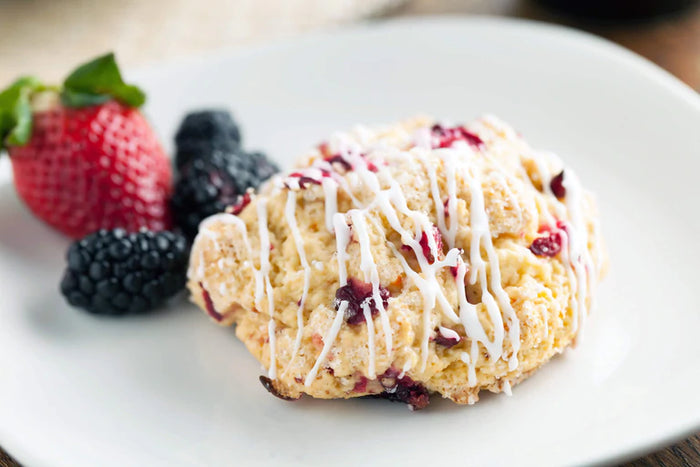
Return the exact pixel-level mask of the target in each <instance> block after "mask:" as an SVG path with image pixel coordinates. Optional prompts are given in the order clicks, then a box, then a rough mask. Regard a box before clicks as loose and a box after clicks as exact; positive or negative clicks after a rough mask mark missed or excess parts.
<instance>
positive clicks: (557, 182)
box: [549, 170, 566, 199]
mask: <svg viewBox="0 0 700 467" xmlns="http://www.w3.org/2000/svg"><path fill="white" fill-rule="evenodd" d="M549 188H550V189H551V190H552V193H554V196H556V197H557V198H559V199H562V198H565V197H566V187H564V171H563V170H562V171H561V172H559V174H558V175H556V176H555V177H554V178H552V181H550V182H549Z"/></svg>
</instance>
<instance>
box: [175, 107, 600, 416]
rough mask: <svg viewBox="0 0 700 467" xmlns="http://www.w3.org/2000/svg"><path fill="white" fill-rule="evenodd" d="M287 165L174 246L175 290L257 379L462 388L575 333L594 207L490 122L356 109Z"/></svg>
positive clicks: (457, 394) (459, 398)
mask: <svg viewBox="0 0 700 467" xmlns="http://www.w3.org/2000/svg"><path fill="white" fill-rule="evenodd" d="M297 167H298V168H296V169H294V170H292V171H290V172H287V173H286V174H285V175H278V176H275V177H273V178H271V179H270V180H269V181H268V182H267V183H266V184H265V185H263V186H262V187H261V189H260V190H259V192H258V193H257V194H253V193H249V194H247V195H246V196H245V197H243V198H241V200H240V202H239V203H238V204H237V205H235V206H232V207H231V208H229V210H228V212H227V213H222V214H218V215H215V216H213V217H211V218H209V219H207V220H206V221H204V222H203V223H202V225H201V226H200V231H199V234H198V236H197V238H196V240H195V242H194V245H193V247H192V253H191V257H190V272H189V279H188V281H189V282H188V286H189V289H190V291H191V293H192V299H193V301H194V302H195V303H196V304H197V305H199V306H200V307H201V308H202V309H204V310H205V311H206V312H207V313H208V314H209V316H210V317H211V318H212V319H213V320H214V321H216V322H217V323H219V324H221V325H225V326H228V325H231V324H236V335H237V336H238V338H240V339H241V340H242V341H243V342H244V343H245V345H246V346H247V348H248V350H249V351H250V352H251V353H252V354H253V355H254V356H255V358H257V359H258V360H259V361H260V362H261V363H262V364H263V365H264V366H265V367H266V368H267V370H268V374H267V375H266V376H264V377H261V380H262V381H263V384H264V385H265V387H267V388H268V390H270V391H271V392H273V393H274V394H275V395H278V396H279V397H282V398H286V399H296V398H299V397H300V396H301V395H302V394H308V395H310V396H313V397H318V398H325V399H327V398H350V397H360V396H367V395H379V396H382V397H386V398H389V399H392V400H400V401H403V402H406V403H408V404H409V407H411V408H422V407H424V406H425V405H427V404H428V402H429V395H430V394H431V393H438V394H440V395H442V396H443V397H446V398H449V399H451V400H453V401H454V402H457V403H460V404H472V403H474V402H476V401H477V400H478V396H479V392H480V391H481V390H488V391H491V392H501V391H504V392H507V393H510V389H511V386H512V385H513V384H515V383H517V382H519V381H521V380H523V379H524V378H525V377H527V376H528V375H530V374H531V373H532V372H533V371H534V370H535V369H537V368H538V367H540V366H541V365H542V364H543V363H545V362H546V361H547V360H549V359H550V358H551V357H552V356H554V355H556V354H558V353H560V352H562V351H563V350H564V349H565V348H566V347H568V346H570V345H572V343H574V342H575V340H576V337H577V335H578V334H579V333H580V332H581V328H582V327H583V325H584V322H585V319H586V315H587V314H588V311H589V309H590V308H591V305H592V301H593V297H594V295H595V293H594V292H595V286H596V283H597V282H598V280H599V278H600V276H601V271H602V269H603V267H604V264H605V257H604V252H603V249H602V244H601V243H602V241H601V238H600V231H599V228H598V220H597V212H596V207H595V204H594V201H593V199H592V197H591V196H590V195H589V194H588V193H587V192H585V191H584V190H583V189H582V187H581V184H580V182H579V179H578V178H577V176H576V174H575V173H574V172H573V170H571V169H570V168H569V167H566V166H564V165H563V164H562V163H561V162H560V161H559V159H558V158H557V157H556V156H554V155H552V154H548V153H542V152H537V151H534V150H533V149H531V148H530V147H529V146H528V145H527V143H525V141H524V140H523V139H522V138H521V137H520V136H519V135H518V134H517V133H516V132H515V131H514V130H513V129H512V128H511V127H509V126H508V125H507V124H505V123H503V122H501V121H499V120H498V119H496V118H495V117H484V118H481V119H479V120H476V121H475V122H473V123H471V124H469V125H466V126H448V125H443V124H440V123H436V122H435V121H434V120H432V119H430V118H423V117H420V118H414V119H411V120H408V121H405V122H402V123H399V124H396V125H392V126H386V127H380V128H373V129H371V128H366V127H358V128H356V129H354V130H352V131H350V132H347V133H337V134H335V135H333V136H332V137H331V138H329V139H328V140H327V141H326V142H325V143H323V144H321V145H319V147H317V148H315V149H313V150H312V151H311V152H310V153H309V154H307V155H306V156H305V157H303V158H302V159H301V160H300V161H299V163H298V165H297Z"/></svg>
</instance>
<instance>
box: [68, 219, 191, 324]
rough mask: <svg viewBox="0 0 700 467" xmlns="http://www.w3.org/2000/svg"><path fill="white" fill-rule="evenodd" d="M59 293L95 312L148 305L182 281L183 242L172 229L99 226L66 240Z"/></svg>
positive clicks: (141, 309)
mask: <svg viewBox="0 0 700 467" xmlns="http://www.w3.org/2000/svg"><path fill="white" fill-rule="evenodd" d="M66 259H67V262H68V266H67V268H66V270H65V272H64V275H63V280H62V281H61V293H62V294H63V296H64V297H66V300H67V301H68V303H70V304H71V305H73V306H76V307H80V308H84V309H85V310H87V311H89V312H90V313H95V314H100V315H124V314H128V313H140V312H144V311H147V310H150V309H152V308H154V307H156V306H158V305H159V304H161V303H162V302H163V301H164V300H165V299H167V298H170V297H172V296H173V295H175V294H176V293H177V292H179V291H180V290H181V289H182V288H184V286H185V280H186V278H185V272H186V269H187V263H188V252H187V241H186V240H185V238H184V237H183V236H182V235H179V234H174V233H172V232H167V231H166V232H157V233H154V232H151V231H141V232H138V233H127V232H126V231H125V230H124V229H115V230H100V231H98V232H95V233H93V234H91V235H88V236H87V237H85V238H83V239H82V240H79V241H76V242H74V243H73V244H71V246H70V248H69V249H68V253H67V255H66Z"/></svg>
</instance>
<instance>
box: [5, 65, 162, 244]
mask: <svg viewBox="0 0 700 467" xmlns="http://www.w3.org/2000/svg"><path fill="white" fill-rule="evenodd" d="M18 83H19V85H18ZM45 89H46V88H45V87H44V86H42V85H40V84H38V83H37V82H36V81H35V80H32V79H26V78H25V79H21V80H18V82H16V83H15V84H14V85H13V86H11V87H10V88H8V90H6V91H4V92H3V93H0V138H2V140H0V144H1V143H2V142H5V143H6V147H7V151H8V153H9V155H10V158H11V161H12V168H13V172H14V182H15V188H16V190H17V193H18V194H19V196H20V197H21V198H22V199H23V200H24V202H25V203H26V204H27V206H28V207H29V209H31V210H32V212H33V213H34V214H35V215H36V216H37V217H39V218H40V219H42V220H44V221H45V222H47V223H48V224H50V225H51V226H53V227H55V228H56V229H58V230H60V231H61V232H63V233H65V234H66V235H69V236H71V237H73V238H81V237H84V236H85V235H87V234H89V233H92V232H94V231H96V230H99V229H113V228H116V227H122V228H125V229H127V230H129V231H136V230H139V228H141V227H146V228H148V229H150V230H165V229H169V228H170V226H171V220H170V212H169V208H168V199H169V197H170V193H171V178H172V174H171V168H170V162H169V160H168V158H167V157H166V155H165V153H164V152H163V149H162V148H161V146H160V143H159V142H158V140H157V138H156V136H155V134H154V132H153V130H152V129H151V127H150V126H149V124H148V122H147V121H146V119H145V118H144V117H143V115H142V114H141V113H140V112H139V110H138V106H139V105H141V104H142V103H143V101H144V99H145V98H144V95H143V93H142V92H141V91H140V90H139V89H138V88H135V87H133V86H129V85H127V84H125V83H124V82H123V81H122V79H121V75H120V73H119V70H118V68H117V67H116V63H115V62H114V57H113V55H111V54H110V55H106V56H104V57H100V58H98V59H96V60H94V61H92V62H90V63H88V64H86V65H83V66H82V67H80V68H78V69H77V70H76V71H75V72H74V73H72V74H71V75H70V76H69V77H68V78H67V79H66V81H65V83H64V86H63V88H62V89H61V90H60V91H55V90H50V91H48V92H47V91H46V90H45ZM58 92H60V98H61V99H60V101H59V99H57V97H59V94H58ZM8 96H9V97H8ZM47 96H48V99H47ZM41 101H43V102H41ZM47 101H48V105H47V104H46V102H47ZM8 102H9V104H10V105H7V104H8ZM40 102H41V103H40ZM38 106H41V107H43V108H41V109H39V108H37V107H38ZM8 109H9V110H8ZM11 120H12V121H11ZM27 121H28V122H29V123H28V124H27V123H26V122H27ZM8 122H10V123H9V124H8Z"/></svg>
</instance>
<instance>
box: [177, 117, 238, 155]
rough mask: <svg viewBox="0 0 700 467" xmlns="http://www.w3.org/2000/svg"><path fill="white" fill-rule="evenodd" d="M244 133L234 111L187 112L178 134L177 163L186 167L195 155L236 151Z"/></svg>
mask: <svg viewBox="0 0 700 467" xmlns="http://www.w3.org/2000/svg"><path fill="white" fill-rule="evenodd" d="M240 143H241V133H240V130H239V129H238V125H237V124H236V122H234V120H233V117H231V114H230V113H228V112H227V111H225V110H202V111H198V112H191V113H189V114H187V115H186V116H185V118H184V120H183V121H182V123H181V124H180V128H179V129H178V131H177V134H176V136H175V144H176V146H177V152H176V153H175V165H176V166H177V168H178V169H181V168H182V167H184V166H185V165H186V164H187V163H188V162H190V161H191V160H192V159H195V158H202V157H208V156H209V155H211V154H212V153H213V152H214V151H216V150H219V151H224V152H228V153H230V152H234V151H236V150H237V149H238V147H239V145H240Z"/></svg>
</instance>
